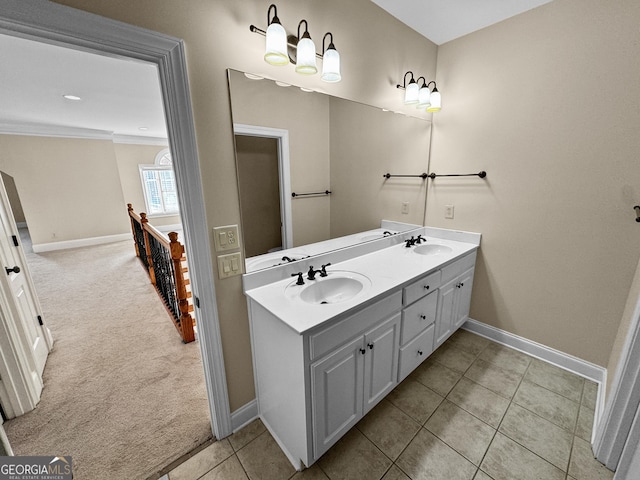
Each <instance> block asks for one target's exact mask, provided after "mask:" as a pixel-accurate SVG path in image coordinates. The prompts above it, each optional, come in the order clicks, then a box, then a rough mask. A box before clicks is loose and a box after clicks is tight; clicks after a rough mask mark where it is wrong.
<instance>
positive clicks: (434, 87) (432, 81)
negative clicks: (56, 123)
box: [425, 80, 438, 92]
mask: <svg viewBox="0 0 640 480" xmlns="http://www.w3.org/2000/svg"><path fill="white" fill-rule="evenodd" d="M432 83H433V91H434V92H437V91H438V89H437V87H436V82H435V80H431V81H430V82H429V83H427V84H426V85H425V86H426V87H427V88H429V85H431V84H432Z"/></svg>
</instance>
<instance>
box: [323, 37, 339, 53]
mask: <svg viewBox="0 0 640 480" xmlns="http://www.w3.org/2000/svg"><path fill="white" fill-rule="evenodd" d="M327 35H329V36H330V37H331V39H330V40H329V46H328V47H327V48H324V41H325V40H326V38H327ZM328 49H333V50H335V49H336V47H335V46H334V45H333V33H331V32H327V33H325V34H324V37H322V53H323V54H324V52H326V51H327V50H328Z"/></svg>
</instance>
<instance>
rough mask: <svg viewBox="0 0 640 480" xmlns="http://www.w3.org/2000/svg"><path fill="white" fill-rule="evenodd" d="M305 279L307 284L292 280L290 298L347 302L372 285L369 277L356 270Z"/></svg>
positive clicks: (322, 303)
mask: <svg viewBox="0 0 640 480" xmlns="http://www.w3.org/2000/svg"><path fill="white" fill-rule="evenodd" d="M304 281H305V285H296V283H295V281H294V282H292V283H291V284H290V285H289V286H287V289H286V293H287V296H288V297H289V298H298V299H299V300H301V301H302V302H304V303H308V304H311V305H324V304H331V303H340V302H346V301H347V300H350V299H352V298H353V297H355V296H356V295H359V294H360V293H363V292H364V291H365V290H366V289H368V288H369V287H370V286H371V280H369V278H368V277H366V276H364V275H361V274H359V273H355V272H329V275H328V276H327V277H320V276H319V275H318V276H316V279H315V280H308V279H307V278H306V277H304Z"/></svg>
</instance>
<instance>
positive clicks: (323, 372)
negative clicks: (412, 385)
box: [246, 229, 479, 470]
mask: <svg viewBox="0 0 640 480" xmlns="http://www.w3.org/2000/svg"><path fill="white" fill-rule="evenodd" d="M432 231H433V229H432ZM451 235H454V234H453V233H452V234H451ZM455 235H458V236H462V237H461V240H460V241H456V240H453V239H452V240H448V241H445V240H443V239H432V240H431V241H432V244H436V245H437V244H438V243H439V242H442V243H445V244H446V245H448V246H449V248H450V250H452V251H451V253H450V254H448V255H449V256H447V254H443V255H441V254H433V255H432V256H424V255H422V254H420V253H418V252H414V251H412V250H407V249H406V248H405V247H404V245H395V246H392V247H390V248H386V249H382V250H380V251H378V252H375V253H373V254H370V255H363V256H361V257H355V258H353V259H351V260H348V261H345V262H343V263H342V264H341V265H340V268H338V266H337V265H336V264H334V266H333V267H332V268H333V269H334V270H332V271H330V272H329V275H331V274H332V273H334V274H336V275H339V274H340V272H352V273H351V274H353V272H357V274H358V275H360V276H366V277H367V278H368V279H369V280H370V281H371V285H370V286H369V287H367V288H368V290H366V291H365V292H366V294H364V295H361V297H360V298H361V300H360V301H359V303H356V302H351V303H349V301H345V302H344V303H340V302H335V303H331V302H327V303H329V304H328V305H326V306H325V305H322V304H308V303H305V300H304V299H303V298H302V297H301V295H302V294H300V293H298V294H297V295H298V296H296V295H294V294H295V293H296V292H297V290H296V288H297V287H294V289H293V290H291V288H290V287H291V286H292V285H295V281H294V280H291V279H289V278H287V277H289V276H290V272H288V271H287V272H286V275H287V277H285V278H283V279H282V280H281V281H278V282H275V283H273V284H267V285H265V286H263V287H256V288H254V289H251V290H248V291H246V293H247V298H248V307H249V321H250V327H251V343H252V345H251V346H252V352H253V368H254V373H255V386H256V398H257V410H258V412H259V415H260V418H261V419H262V421H263V423H264V424H265V426H266V427H267V429H268V430H269V431H270V433H271V434H272V436H273V437H274V439H275V440H276V442H277V443H278V444H279V445H280V447H281V448H282V450H283V452H284V453H285V454H286V455H287V457H288V458H289V460H290V461H291V463H292V464H293V465H294V466H295V467H296V468H297V469H298V470H300V469H302V468H303V466H307V467H309V466H311V465H313V463H315V462H316V461H317V460H318V459H319V458H320V457H321V456H322V455H323V454H324V453H325V452H327V450H329V449H330V448H331V447H332V446H333V445H334V444H335V443H336V442H337V441H338V440H339V439H340V438H341V437H342V436H343V435H344V434H345V433H346V432H347V431H348V430H349V429H350V428H352V427H353V426H354V425H355V424H356V423H358V421H360V419H362V417H364V415H365V414H366V413H367V412H368V411H369V410H371V409H372V408H373V407H374V406H375V405H376V404H377V403H378V402H379V401H380V400H382V399H383V398H384V397H385V396H386V395H387V394H388V393H389V392H391V390H393V389H394V388H395V387H396V385H397V384H398V383H399V382H401V381H402V380H404V379H405V378H406V377H407V376H408V375H409V374H410V373H411V372H412V371H413V370H415V369H416V368H417V367H418V366H419V365H420V364H421V363H422V362H423V361H424V360H425V359H426V358H427V357H428V356H429V355H431V353H432V352H433V351H434V350H435V349H436V348H437V347H438V346H439V345H440V344H442V343H443V342H444V341H445V340H446V339H447V338H448V337H449V335H451V334H452V333H453V332H454V331H455V330H456V329H457V328H459V327H460V326H461V325H462V323H463V322H464V321H465V320H466V319H467V318H468V314H469V303H470V298H471V287H472V281H473V272H474V266H475V258H476V249H477V245H478V244H479V236H478V238H477V240H474V238H475V237H473V236H470V235H477V234H464V233H459V232H458V233H455ZM455 235H454V236H455ZM456 238H458V237H456ZM462 240H474V242H476V243H472V242H470V241H467V242H462ZM332 263H333V262H332ZM342 275H343V277H344V278H347V277H348V275H345V274H344V273H342ZM294 276H295V275H294ZM334 278H341V277H339V276H336V277H334ZM317 282H322V280H321V279H320V280H317ZM318 284H319V283H309V282H307V283H306V284H305V286H300V287H301V288H300V290H303V289H304V288H312V287H313V288H314V289H315V288H316V287H315V285H318ZM308 285H311V286H308ZM282 292H285V293H284V294H283V293H282ZM287 292H293V293H291V294H289V293H287ZM341 305H347V307H341Z"/></svg>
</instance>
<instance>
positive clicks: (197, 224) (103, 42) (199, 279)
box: [0, 0, 231, 439]
mask: <svg viewBox="0 0 640 480" xmlns="http://www.w3.org/2000/svg"><path fill="white" fill-rule="evenodd" d="M3 3H5V4H6V5H5V7H6V8H4V7H3V9H1V10H0V33H3V34H6V35H15V36H20V37H25V38H30V39H33V40H36V41H41V42H44V43H52V44H58V45H63V46H66V47H69V48H76V49H80V50H84V51H87V50H88V51H92V52H95V53H98V54H103V55H109V56H115V57H120V58H128V59H134V60H138V61H145V62H151V63H154V64H156V65H157V66H158V71H159V77H160V82H161V85H162V91H163V103H164V109H165V113H166V120H167V125H168V137H169V144H170V145H171V147H172V153H173V157H174V169H175V171H176V183H177V187H178V196H179V198H180V204H181V205H182V206H183V211H182V219H183V226H184V232H185V238H186V242H185V243H186V244H187V246H188V247H187V248H188V259H189V268H190V271H191V285H192V291H193V292H194V297H196V298H197V299H198V300H199V301H198V303H199V308H197V309H196V311H195V314H196V318H197V320H198V323H199V325H200V329H199V335H200V342H199V344H200V349H201V353H202V359H203V367H204V373H205V381H206V386H207V394H208V398H209V410H210V414H211V423H212V430H213V433H214V435H215V436H216V437H217V438H219V439H220V438H224V437H226V436H228V435H229V434H230V433H231V418H230V412H229V404H228V396H227V388H226V378H225V373H224V362H223V357H222V347H221V341H220V335H219V324H218V316H217V310H216V301H215V288H214V280H213V272H212V270H211V269H210V268H208V267H206V266H209V265H211V252H210V248H209V236H208V231H207V230H208V227H207V225H206V222H203V221H202V219H203V218H205V212H204V203H203V192H202V184H201V181H200V177H199V173H198V172H199V164H198V157H197V149H196V143H195V131H194V125H193V117H192V113H191V108H190V95H189V88H188V84H187V75H186V59H185V52H184V47H183V44H182V42H181V41H180V40H178V39H174V38H171V37H169V36H167V35H163V34H156V33H154V32H150V31H147V30H142V29H139V28H136V27H133V26H130V25H126V24H122V23H120V22H116V21H112V20H109V19H106V18H102V17H99V16H96V15H92V14H89V13H87V12H82V11H79V10H75V9H71V8H68V7H65V6H62V5H58V4H55V3H52V2H44V3H43V2H36V1H30V0H26V1H25V0H22V1H3Z"/></svg>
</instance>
